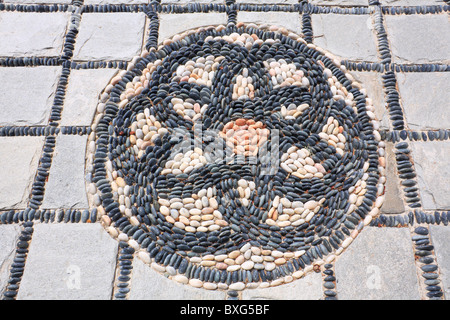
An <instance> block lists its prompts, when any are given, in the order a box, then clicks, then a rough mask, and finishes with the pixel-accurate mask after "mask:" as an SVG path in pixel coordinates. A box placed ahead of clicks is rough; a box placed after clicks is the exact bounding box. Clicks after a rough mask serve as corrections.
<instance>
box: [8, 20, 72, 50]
mask: <svg viewBox="0 0 450 320" xmlns="http://www.w3.org/2000/svg"><path fill="white" fill-rule="evenodd" d="M69 18H70V14H69V13H52V14H50V13H37V12H27V13H22V12H5V11H2V12H0V43H1V44H2V45H1V47H0V56H8V57H12V56H13V57H24V56H35V57H56V56H59V55H60V54H61V52H62V48H63V43H64V35H65V33H66V30H67V27H68V23H69Z"/></svg>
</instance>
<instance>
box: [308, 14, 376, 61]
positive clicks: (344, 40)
mask: <svg viewBox="0 0 450 320" xmlns="http://www.w3.org/2000/svg"><path fill="white" fill-rule="evenodd" d="M312 29H313V30H314V44H315V45H317V46H319V47H321V48H323V49H325V50H328V51H330V52H331V53H333V54H334V55H337V56H340V57H341V58H342V59H346V60H352V61H369V62H377V61H378V53H377V47H376V41H377V40H376V36H375V33H374V24H373V19H372V17H371V16H370V15H342V14H313V15H312Z"/></svg>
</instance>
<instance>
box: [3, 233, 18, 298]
mask: <svg viewBox="0 0 450 320" xmlns="http://www.w3.org/2000/svg"><path fill="white" fill-rule="evenodd" d="M19 234H20V228H19V226H15V225H0V295H1V294H3V292H4V291H5V288H6V286H7V285H8V278H9V269H10V267H11V264H12V262H13V259H14V253H15V250H16V244H17V241H18V240H19Z"/></svg>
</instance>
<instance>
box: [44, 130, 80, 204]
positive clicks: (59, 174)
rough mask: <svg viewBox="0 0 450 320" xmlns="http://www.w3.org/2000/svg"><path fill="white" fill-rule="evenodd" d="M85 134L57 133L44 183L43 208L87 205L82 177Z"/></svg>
mask: <svg viewBox="0 0 450 320" xmlns="http://www.w3.org/2000/svg"><path fill="white" fill-rule="evenodd" d="M86 143H87V136H78V135H59V136H58V137H57V138H56V147H55V153H54V156H53V160H52V166H51V168H50V174H49V177H48V183H47V186H46V191H45V196H44V201H43V203H42V208H43V209H58V208H63V209H86V208H89V204H88V201H87V195H86V186H85V179H84V165H85V154H86Z"/></svg>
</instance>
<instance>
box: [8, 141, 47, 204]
mask: <svg viewBox="0 0 450 320" xmlns="http://www.w3.org/2000/svg"><path fill="white" fill-rule="evenodd" d="M43 145H44V138H43V137H1V138H0V210H7V209H25V208H26V206H27V199H28V198H29V196H30V191H31V185H32V183H33V179H34V177H35V175H36V169H37V167H38V164H39V158H40V156H41V153H42V147H43Z"/></svg>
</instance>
